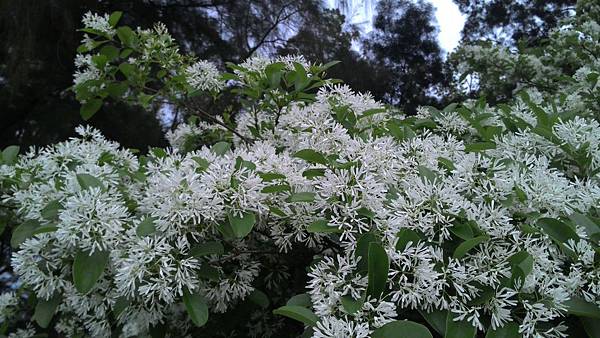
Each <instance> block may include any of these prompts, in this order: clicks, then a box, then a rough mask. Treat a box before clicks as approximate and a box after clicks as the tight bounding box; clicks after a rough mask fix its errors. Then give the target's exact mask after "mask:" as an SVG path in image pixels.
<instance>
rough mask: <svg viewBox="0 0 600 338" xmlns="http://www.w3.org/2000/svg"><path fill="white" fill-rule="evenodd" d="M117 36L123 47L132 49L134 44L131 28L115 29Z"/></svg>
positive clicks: (133, 34)
mask: <svg viewBox="0 0 600 338" xmlns="http://www.w3.org/2000/svg"><path fill="white" fill-rule="evenodd" d="M117 36H118V37H119V40H121V42H122V43H123V44H124V45H125V46H127V47H133V44H134V42H135V33H134V32H133V31H132V30H131V28H129V27H127V26H122V27H119V28H117Z"/></svg>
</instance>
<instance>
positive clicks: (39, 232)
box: [31, 225, 58, 236]
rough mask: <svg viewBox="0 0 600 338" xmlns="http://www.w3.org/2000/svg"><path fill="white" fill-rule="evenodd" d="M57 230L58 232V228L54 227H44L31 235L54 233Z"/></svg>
mask: <svg viewBox="0 0 600 338" xmlns="http://www.w3.org/2000/svg"><path fill="white" fill-rule="evenodd" d="M56 230H58V227H57V226H52V225H49V226H43V227H39V228H37V229H35V231H34V232H33V234H31V235H32V236H35V235H37V234H43V233H46V232H54V231H56Z"/></svg>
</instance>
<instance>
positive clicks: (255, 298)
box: [248, 289, 271, 309]
mask: <svg viewBox="0 0 600 338" xmlns="http://www.w3.org/2000/svg"><path fill="white" fill-rule="evenodd" d="M248 299H249V300H250V301H251V302H252V303H254V304H256V305H258V306H260V307H262V308H263V309H265V308H268V307H269V304H270V303H271V302H269V297H267V295H266V294H265V293H264V292H262V291H260V290H259V289H254V291H252V293H250V294H249V295H248Z"/></svg>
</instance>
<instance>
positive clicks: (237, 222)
mask: <svg viewBox="0 0 600 338" xmlns="http://www.w3.org/2000/svg"><path fill="white" fill-rule="evenodd" d="M227 218H228V219H229V224H230V225H231V230H233V234H234V235H235V236H236V237H237V238H244V237H246V236H247V235H248V234H249V233H250V231H252V228H253V227H254V224H255V223H256V216H255V215H254V214H253V213H244V214H243V215H242V216H241V217H240V216H235V215H233V214H232V213H228V214H227Z"/></svg>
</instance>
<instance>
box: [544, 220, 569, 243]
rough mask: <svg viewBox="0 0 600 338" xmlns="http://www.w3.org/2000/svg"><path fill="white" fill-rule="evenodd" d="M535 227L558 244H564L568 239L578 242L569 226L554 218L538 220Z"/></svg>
mask: <svg viewBox="0 0 600 338" xmlns="http://www.w3.org/2000/svg"><path fill="white" fill-rule="evenodd" d="M537 225H538V226H539V227H540V228H542V230H543V231H544V232H545V233H546V234H547V235H548V236H550V238H552V239H553V240H555V241H556V242H558V243H562V244H564V243H566V242H567V241H568V240H569V239H573V240H576V241H577V240H579V236H578V235H577V233H576V232H575V230H573V229H572V228H571V227H570V226H568V225H567V224H565V223H564V222H561V221H559V220H557V219H554V218H540V219H539V220H538V221H537Z"/></svg>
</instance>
